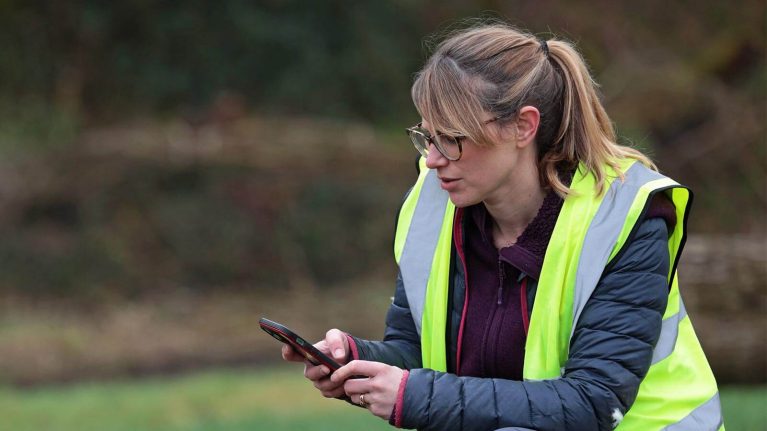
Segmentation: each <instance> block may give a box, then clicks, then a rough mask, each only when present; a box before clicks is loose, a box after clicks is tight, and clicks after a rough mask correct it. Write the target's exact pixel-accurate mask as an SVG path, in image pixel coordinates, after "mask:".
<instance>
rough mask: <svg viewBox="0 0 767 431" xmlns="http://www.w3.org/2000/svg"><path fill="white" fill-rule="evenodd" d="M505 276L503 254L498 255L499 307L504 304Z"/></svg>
mask: <svg viewBox="0 0 767 431" xmlns="http://www.w3.org/2000/svg"><path fill="white" fill-rule="evenodd" d="M505 276H506V274H505V271H504V269H503V262H502V261H501V254H500V253H498V305H501V304H503V279H504V278H505Z"/></svg>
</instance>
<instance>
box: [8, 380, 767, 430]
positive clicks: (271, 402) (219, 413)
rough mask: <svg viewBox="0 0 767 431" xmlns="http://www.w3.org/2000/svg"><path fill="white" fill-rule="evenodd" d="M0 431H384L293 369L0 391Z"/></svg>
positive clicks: (744, 406)
mask: <svg viewBox="0 0 767 431" xmlns="http://www.w3.org/2000/svg"><path fill="white" fill-rule="evenodd" d="M721 393H722V405H723V408H724V411H725V418H726V423H727V427H728V429H729V430H731V431H733V430H736V431H750V430H764V429H765V428H766V427H765V424H767V407H766V406H767V387H764V386H758V387H729V388H728V387H725V388H723V389H722V391H721ZM0 429H2V430H13V431H27V430H29V431H32V430H34V431H69V430H72V431H75V430H77V431H85V430H99V431H128V430H130V431H150V430H153V431H154V430H163V431H166V430H167V431H203V430H205V431H245V430H249V431H250V430H269V431H281V430H302V429H312V430H315V431H324V430H328V431H330V430H361V429H364V430H372V431H375V430H385V429H391V428H390V427H389V426H388V425H387V424H386V422H384V421H383V420H381V419H378V418H376V417H374V416H372V415H370V414H369V413H368V412H367V411H365V410H362V409H359V408H356V407H353V406H350V405H348V404H347V403H344V402H341V401H337V400H327V399H324V398H322V397H321V396H320V395H319V394H318V393H317V392H316V391H315V389H314V388H312V387H311V385H310V384H309V383H308V382H306V381H305V380H304V379H303V377H302V376H301V373H300V367H298V366H295V367H278V368H264V369H260V370H227V371H210V372H203V373H198V374H192V375H186V376H181V377H172V378H151V379H141V380H133V381H125V382H102V383H81V384H76V385H72V386H62V387H51V388H40V389H27V390H22V389H14V388H9V387H5V388H2V389H0Z"/></svg>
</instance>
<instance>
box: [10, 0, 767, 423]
mask: <svg viewBox="0 0 767 431" xmlns="http://www.w3.org/2000/svg"><path fill="white" fill-rule="evenodd" d="M766 14H767V8H766V7H765V2H764V1H763V0H741V1H737V2H725V1H697V2H692V1H677V2H668V1H660V0H648V1H644V2H635V1H628V0H619V1H608V0H597V1H595V0H592V1H580V0H578V1H568V2H559V1H553V0H538V1H536V2H523V1H503V2H502V1H465V0H451V1H439V2H438V1H433V0H431V1H416V0H392V1H386V2H382V1H367V0H362V1H341V0H335V1H331V0H327V1H316V2H302V1H288V0H284V1H282V0H260V1H242V0H219V1H215V2H213V1H203V0H190V1H185V2H161V1H152V0H124V1H120V2H101V1H95V0H80V1H77V0H69V1H44V0H38V1H14V0H0V77H2V78H1V79H0V222H1V223H0V238H2V240H0V418H2V419H0V428H2V429H9V430H39V429H47V430H69V429H72V430H74V429H77V430H82V429H100V430H123V429H125V430H128V429H130V430H160V429H162V430H203V429H204V430H244V429H264V430H266V429H269V430H280V429H299V428H303V427H305V426H308V425H309V424H311V426H313V427H314V428H315V429H316V430H322V429H360V428H366V429H385V428H387V426H386V424H385V423H384V422H383V421H380V420H379V419H377V418H374V417H372V416H369V415H367V414H366V412H364V411H362V410H361V409H354V408H351V407H349V406H347V405H345V403H339V402H337V401H334V400H324V399H321V397H320V396H319V395H318V394H317V393H316V392H315V390H314V389H313V388H312V387H311V385H310V384H308V383H306V382H305V381H303V380H302V378H301V366H300V365H292V366H291V365H281V364H280V363H279V362H280V361H279V345H278V344H277V343H275V342H274V341H273V340H272V339H271V338H269V337H268V336H267V335H266V334H264V333H262V332H261V330H260V329H259V328H258V325H257V321H258V319H259V318H260V317H262V316H266V317H269V318H271V319H273V320H277V321H280V322H283V323H285V324H287V325H289V326H291V327H292V328H293V329H295V330H296V331H297V332H299V333H301V334H302V335H304V336H305V337H306V338H309V339H318V338H320V337H321V336H322V335H324V332H325V331H326V330H327V329H329V328H332V327H338V328H341V329H343V330H346V331H349V332H351V333H354V334H356V335H359V336H363V337H369V338H380V337H381V336H382V334H383V322H384V316H385V313H386V309H387V307H388V304H389V302H390V297H391V295H392V294H393V286H394V283H393V280H394V276H395V273H396V272H395V271H396V268H395V265H394V262H393V259H392V238H393V227H394V218H395V216H396V213H397V210H398V207H399V204H400V202H401V199H402V196H403V194H404V193H405V191H406V190H407V189H408V187H409V186H410V185H411V184H412V182H413V181H414V180H415V177H416V172H415V169H414V163H413V161H414V158H415V154H416V153H415V151H414V149H413V148H412V145H411V144H410V143H409V140H408V139H407V137H406V136H405V133H404V130H403V129H404V127H407V126H410V125H412V124H414V123H416V122H418V116H417V113H416V111H415V110H414V108H413V107H412V103H411V101H410V92H409V90H410V84H411V82H412V78H413V74H414V73H415V72H416V71H417V70H418V69H419V68H420V66H421V65H422V64H423V62H424V61H425V59H426V58H427V55H428V46H430V45H432V43H431V42H430V40H431V38H430V37H431V36H433V35H434V34H439V32H444V31H446V30H448V29H450V28H454V27H455V26H456V25H458V26H460V22H459V20H460V19H462V18H467V17H474V18H476V17H496V18H503V19H506V20H508V21H509V22H511V23H513V24H516V25H518V26H520V27H522V28H526V29H529V30H530V31H532V32H534V33H536V34H538V35H541V36H544V37H547V38H548V37H552V36H558V37H562V38H565V39H568V40H571V41H573V42H575V43H576V44H577V46H578V48H579V49H580V50H581V52H582V53H583V54H584V56H585V58H586V59H587V61H588V63H589V66H590V68H591V70H592V73H593V75H594V77H595V78H596V80H597V81H598V82H599V83H600V84H601V90H602V93H603V100H604V103H605V105H606V107H607V111H608V113H609V114H610V115H611V118H612V119H613V121H614V122H615V124H616V126H617V130H618V132H619V134H620V136H621V140H622V142H623V143H626V144H630V145H634V146H636V147H638V148H641V149H642V150H643V151H646V152H647V153H648V154H650V155H651V157H652V158H653V159H654V160H655V161H656V162H657V163H658V165H659V167H660V169H661V170H662V172H664V173H665V174H667V175H669V176H671V177H673V178H675V179H677V180H678V181H680V182H681V183H683V184H686V185H688V186H690V187H691V188H692V189H693V191H694V192H695V202H694V206H693V212H692V216H691V217H690V220H689V240H688V243H687V246H686V251H685V254H684V255H683V256H682V261H681V264H680V275H681V277H680V280H681V283H682V294H683V296H684V299H685V303H686V305H687V308H688V310H689V312H690V315H691V316H692V320H693V322H694V324H695V327H696V330H697V333H698V336H699V338H700V340H701V343H702V344H703V346H704V349H705V350H706V352H707V354H708V357H709V360H710V362H711V365H712V367H713V368H714V371H715V374H716V375H717V378H718V380H719V383H720V385H721V386H722V393H723V403H724V405H725V412H726V416H725V419H726V423H728V425H729V428H730V429H767V425H765V424H767V413H765V411H766V409H765V408H764V407H765V406H767V389H765V388H767V386H765V385H766V384H767V347H765V345H766V342H767V320H766V318H765V316H766V314H765V312H766V311H767V238H766V235H767V181H766V180H767V177H766V176H765V172H766V171H767V169H766V168H767V145H766V144H767V136H766V135H765V120H766V119H767V85H766V80H765V78H766V77H767V74H766V73H765V72H767V69H766V68H765V52H766V51H765V44H766V41H765V38H766V36H765V28H766V27H767V21H766V19H765V17H766V16H767V15H766ZM3 423H5V425H3ZM376 427H377V428H376Z"/></svg>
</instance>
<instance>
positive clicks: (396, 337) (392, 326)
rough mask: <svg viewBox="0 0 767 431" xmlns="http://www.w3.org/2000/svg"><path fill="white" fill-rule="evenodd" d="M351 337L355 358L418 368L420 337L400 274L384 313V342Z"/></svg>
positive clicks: (419, 365) (419, 362) (419, 363)
mask: <svg viewBox="0 0 767 431" xmlns="http://www.w3.org/2000/svg"><path fill="white" fill-rule="evenodd" d="M351 338H352V340H353V341H354V344H355V345H356V350H357V355H356V356H357V359H363V360H367V361H377V362H383V363H386V364H389V365H394V366H397V367H399V368H403V369H411V368H419V367H421V340H420V337H419V336H418V332H417V331H416V329H415V323H413V316H412V315H411V314H410V307H409V306H408V302H407V295H406V294H405V287H404V284H403V283H402V275H401V274H398V275H397V287H396V289H395V291H394V299H393V300H392V304H391V306H390V307H389V312H388V313H387V315H386V332H384V338H383V341H369V340H363V339H361V338H357V337H351Z"/></svg>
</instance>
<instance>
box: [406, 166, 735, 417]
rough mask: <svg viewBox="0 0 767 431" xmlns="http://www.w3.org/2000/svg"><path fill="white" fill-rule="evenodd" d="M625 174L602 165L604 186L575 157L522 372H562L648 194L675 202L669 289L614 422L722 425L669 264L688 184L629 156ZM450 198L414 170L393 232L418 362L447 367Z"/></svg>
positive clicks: (431, 175) (530, 375)
mask: <svg viewBox="0 0 767 431" xmlns="http://www.w3.org/2000/svg"><path fill="white" fill-rule="evenodd" d="M621 171H622V172H623V173H624V176H625V179H624V180H620V179H618V174H617V173H616V172H614V171H613V170H612V169H607V174H608V180H607V192H605V193H604V194H602V195H601V196H600V195H598V194H597V192H596V190H595V187H594V185H595V178H594V177H593V175H591V174H590V173H588V172H586V170H585V169H584V168H583V167H580V168H579V169H578V170H577V171H576V173H575V176H574V178H573V181H572V184H571V186H570V188H571V189H572V191H573V193H572V194H571V195H570V196H568V197H567V198H566V199H565V201H564V204H563V206H562V210H561V212H560V214H559V217H558V218H557V222H556V225H555V227H554V231H553V233H552V237H551V240H550V241H549V246H548V249H547V250H546V255H545V257H544V261H543V268H542V269H541V277H540V280H539V282H538V288H537V292H536V297H535V303H534V306H533V310H532V315H531V318H530V327H529V331H528V335H527V342H526V345H525V364H524V370H523V376H524V378H525V380H546V379H557V378H560V377H562V373H563V371H564V366H565V363H566V361H567V358H568V351H569V345H570V338H571V337H572V335H573V331H574V329H575V326H576V324H577V322H578V319H579V317H580V314H581V311H582V310H583V308H584V306H585V304H586V302H587V301H588V299H589V298H590V296H591V294H592V293H593V291H594V289H595V288H596V285H597V283H598V282H599V279H600V278H601V275H602V272H603V271H604V269H605V267H606V266H607V264H608V263H609V262H611V261H612V260H613V259H614V258H615V257H616V256H617V255H618V254H619V253H620V252H621V250H622V249H623V246H624V245H625V244H626V242H627V240H628V239H629V238H630V237H631V235H632V233H633V231H634V229H635V228H636V225H637V222H638V220H639V219H640V218H641V216H642V214H643V213H644V211H645V210H646V207H647V204H648V202H649V199H650V197H651V196H652V195H653V194H654V193H658V192H663V193H666V194H667V196H668V197H669V198H670V199H671V200H672V201H673V202H674V205H675V206H676V212H677V224H676V226H675V228H674V230H673V231H672V232H670V233H669V244H668V246H669V256H670V259H671V262H670V266H669V268H670V269H669V275H668V278H669V286H670V291H669V298H668V305H667V307H666V311H665V313H664V315H663V324H662V329H661V335H660V339H659V340H658V343H657V345H656V346H655V350H654V352H653V359H652V365H651V366H650V370H649V371H648V373H647V376H645V378H644V380H643V381H642V383H641V384H640V386H639V393H638V394H637V398H636V401H635V402H634V404H633V405H632V406H631V408H630V409H629V411H628V412H627V413H626V414H625V415H624V417H623V419H622V421H621V422H620V424H619V425H618V428H617V429H619V430H622V431H627V430H642V431H646V430H669V431H672V430H696V431H699V430H712V431H716V430H724V425H723V420H722V414H721V408H720V405H719V395H718V390H717V386H716V381H715V380H714V376H713V373H712V372H711V369H710V367H709V365H708V362H707V360H706V357H705V355H704V354H703V350H702V349H701V347H700V343H699V342H698V339H697V337H696V336H695V332H694V331H693V328H692V324H691V322H690V318H689V317H688V316H687V313H686V311H685V308H684V304H683V303H682V299H681V297H680V295H679V286H678V282H677V276H676V265H677V262H678V258H679V254H680V253H681V249H682V246H683V243H684V238H685V229H686V216H687V211H688V207H689V203H690V192H689V190H687V189H686V188H684V187H682V186H680V185H679V184H678V183H676V182H675V181H673V180H671V179H669V178H667V177H664V176H662V175H661V174H659V173H657V172H655V171H652V170H650V169H648V168H647V167H645V166H644V165H642V164H641V163H636V162H635V161H633V160H624V161H622V163H621ZM454 214H455V206H454V205H453V204H452V203H451V202H450V200H449V198H448V196H447V193H446V192H444V191H443V190H442V189H441V188H440V187H439V180H438V179H437V177H436V172H434V171H432V170H429V169H426V168H425V166H424V161H423V159H422V160H421V174H420V175H419V177H418V180H417V182H416V184H415V186H413V189H412V190H411V192H410V194H409V195H408V197H407V199H406V200H405V202H404V203H403V206H402V209H401V210H400V214H399V218H398V224H397V232H396V236H395V240H394V256H395V259H396V261H397V263H398V264H399V267H400V273H401V274H402V279H403V282H404V285H405V292H406V294H407V298H408V302H409V305H410V309H411V313H412V315H413V319H414V323H415V325H416V329H417V330H418V332H419V334H420V337H421V352H422V360H423V366H424V367H426V368H431V369H434V370H437V371H445V370H446V368H447V366H446V362H447V360H446V352H447V348H446V345H445V328H446V323H447V314H448V313H449V311H448V310H447V297H448V292H447V291H448V289H449V284H450V283H449V276H450V260H451V256H450V254H451V250H452V233H453V217H454Z"/></svg>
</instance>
